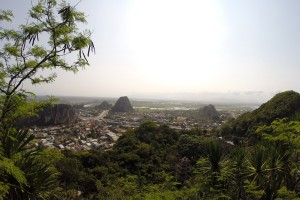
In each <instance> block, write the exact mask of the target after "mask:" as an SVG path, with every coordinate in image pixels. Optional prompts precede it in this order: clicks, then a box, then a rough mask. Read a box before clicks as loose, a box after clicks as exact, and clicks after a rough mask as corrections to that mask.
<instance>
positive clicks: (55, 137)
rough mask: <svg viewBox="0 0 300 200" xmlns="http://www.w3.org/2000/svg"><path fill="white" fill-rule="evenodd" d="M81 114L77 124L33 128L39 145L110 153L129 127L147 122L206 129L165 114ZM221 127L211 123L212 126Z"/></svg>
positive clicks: (188, 120) (193, 121)
mask: <svg viewBox="0 0 300 200" xmlns="http://www.w3.org/2000/svg"><path fill="white" fill-rule="evenodd" d="M88 110H90V109H88ZM78 115H79V117H80V118H81V120H80V121H79V122H77V123H74V124H68V125H56V126H49V127H33V128H32V129H31V132H32V133H33V134H34V135H35V144H36V145H37V146H42V147H49V148H58V149H61V150H64V149H69V150H76V151H82V150H89V149H91V148H96V149H100V150H107V149H110V148H111V147H112V146H113V145H114V143H115V142H116V141H117V140H118V139H119V137H120V136H121V135H122V134H123V133H124V132H126V130H127V129H128V128H136V127H138V126H139V125H140V123H141V122H143V121H145V120H152V121H155V122H156V123H157V124H158V125H160V124H166V125H168V126H170V127H171V128H173V129H176V130H183V129H184V130H188V129H191V128H193V127H197V126H199V125H201V126H203V124H199V122H197V121H196V120H195V119H192V118H188V117H184V116H179V115H176V114H174V113H172V112H162V111H160V112H126V113H114V114H108V111H100V112H99V113H98V114H95V113H84V110H83V109H81V110H80V113H78ZM204 125H205V124H204ZM218 125H219V124H210V125H209V126H218ZM203 127H205V126H203ZM206 128H207V127H206ZM208 128H209V127H208Z"/></svg>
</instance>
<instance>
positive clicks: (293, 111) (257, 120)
mask: <svg viewBox="0 0 300 200" xmlns="http://www.w3.org/2000/svg"><path fill="white" fill-rule="evenodd" d="M299 112H300V94H298V93H297V92H294V91H286V92H282V93H279V94H277V95H275V96H274V97H273V98H272V99H271V100H269V101H268V102H266V103H264V104H263V105H261V106H260V107H259V108H258V109H256V110H254V111H252V112H247V113H244V114H242V115H241V116H240V117H238V118H237V119H232V120H231V121H229V122H228V123H226V124H224V125H223V127H222V129H221V134H222V135H223V136H228V135H235V136H240V137H245V136H248V137H249V136H251V135H252V134H253V133H254V132H255V130H256V128H257V127H258V126H260V125H263V124H266V125H269V124H270V123H271V122H273V121H274V120H275V119H277V118H285V117H287V118H290V119H296V120H297V117H298V116H299ZM298 119H299V118H298Z"/></svg>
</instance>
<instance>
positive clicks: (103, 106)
mask: <svg viewBox="0 0 300 200" xmlns="http://www.w3.org/2000/svg"><path fill="white" fill-rule="evenodd" d="M111 107H112V105H111V104H109V103H108V102H107V101H103V102H102V103H101V104H100V105H98V106H95V108H96V109H98V110H109V109H111Z"/></svg>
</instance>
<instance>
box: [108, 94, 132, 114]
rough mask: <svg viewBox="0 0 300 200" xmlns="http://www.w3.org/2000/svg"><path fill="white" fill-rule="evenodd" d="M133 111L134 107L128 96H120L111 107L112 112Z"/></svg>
mask: <svg viewBox="0 0 300 200" xmlns="http://www.w3.org/2000/svg"><path fill="white" fill-rule="evenodd" d="M131 111H133V108H132V105H131V103H130V101H129V99H128V97H127V96H123V97H120V98H119V99H118V100H117V102H116V103H115V105H114V106H113V107H112V109H111V112H131Z"/></svg>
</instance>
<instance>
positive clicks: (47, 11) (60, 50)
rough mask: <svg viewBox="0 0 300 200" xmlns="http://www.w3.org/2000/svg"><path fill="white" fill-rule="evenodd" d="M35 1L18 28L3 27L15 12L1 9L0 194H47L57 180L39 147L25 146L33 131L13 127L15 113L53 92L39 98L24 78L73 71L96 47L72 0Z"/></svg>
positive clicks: (46, 79)
mask: <svg viewBox="0 0 300 200" xmlns="http://www.w3.org/2000/svg"><path fill="white" fill-rule="evenodd" d="M35 2H36V4H35V5H34V6H32V8H31V9H30V10H29V17H28V21H27V24H25V25H21V26H20V28H19V29H18V30H15V29H5V28H4V27H3V23H1V22H3V21H8V22H12V21H13V13H12V12H11V11H2V10H0V47H1V49H0V150H1V151H0V160H1V162H0V172H1V178H0V199H3V198H13V199H28V198H38V197H45V196H43V195H45V194H47V192H46V191H47V190H50V189H51V185H53V184H54V182H55V181H53V180H54V179H53V180H52V179H51V178H49V177H52V175H51V173H50V171H49V170H48V169H49V167H48V166H47V165H41V164H40V163H39V162H38V161H37V160H36V159H35V157H36V155H37V154H38V153H37V152H35V153H34V151H31V150H30V149H28V145H30V142H31V141H32V139H33V136H32V135H30V133H29V132H27V131H23V130H18V128H16V123H17V122H18V120H19V119H21V118H24V117H28V116H32V115H35V114H36V112H37V111H38V110H40V109H42V108H43V107H45V106H47V105H49V104H51V103H52V102H53V98H51V97H50V98H49V99H48V100H46V101H42V102H41V101H38V100H37V99H36V96H35V95H34V94H33V93H31V92H30V91H28V90H27V89H26V88H24V83H26V82H30V83H31V84H32V85H38V84H42V83H50V82H53V81H54V80H55V78H56V76H57V75H56V74H55V73H54V72H53V70H55V69H57V68H60V69H63V70H65V71H71V72H77V71H78V70H79V69H80V68H84V67H85V66H87V65H88V64H89V63H88V60H87V57H88V56H89V55H90V53H91V52H95V46H94V44H93V42H92V40H91V39H90V37H91V32H90V31H89V30H83V31H81V30H80V27H79V24H85V23H86V19H85V15H84V13H82V12H79V11H77V10H76V6H71V5H70V4H68V3H67V2H66V1H62V2H61V3H59V2H58V1H56V0H38V1H35ZM74 53H75V55H76V54H77V57H76V56H75V57H74V55H73V54H74ZM45 72H46V73H45ZM42 74H43V75H42ZM47 173H48V174H47ZM47 177H48V178H49V179H48V178H47ZM46 180H48V181H46ZM42 194H43V195H42Z"/></svg>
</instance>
